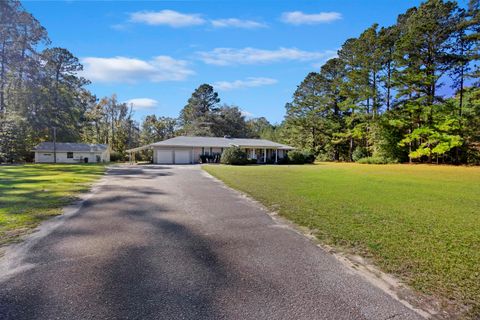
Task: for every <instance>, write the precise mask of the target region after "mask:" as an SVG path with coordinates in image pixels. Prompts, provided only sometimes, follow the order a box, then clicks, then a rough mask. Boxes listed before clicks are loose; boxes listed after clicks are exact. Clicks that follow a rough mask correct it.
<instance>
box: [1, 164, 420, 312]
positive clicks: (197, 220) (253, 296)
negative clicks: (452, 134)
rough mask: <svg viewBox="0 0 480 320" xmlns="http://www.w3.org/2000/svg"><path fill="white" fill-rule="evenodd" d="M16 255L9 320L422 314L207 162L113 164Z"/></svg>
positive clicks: (7, 279)
mask: <svg viewBox="0 0 480 320" xmlns="http://www.w3.org/2000/svg"><path fill="white" fill-rule="evenodd" d="M252 183H261V181H252ZM13 258H14V260H15V261H14V263H12V261H7V262H9V263H10V264H13V265H14V266H15V269H12V266H10V267H9V268H10V269H6V268H5V267H4V268H3V269H2V270H1V271H0V281H1V283H0V319H15V320H19V319H35V320H39V319H336V320H339V319H419V318H420V317H419V316H418V315H417V314H416V313H414V312H413V311H411V310H409V309H408V308H406V307H405V306H403V305H402V304H401V303H399V302H398V301H396V300H394V299H393V298H391V297H390V296H389V295H387V294H386V293H384V292H383V291H381V290H380V289H378V288H376V287H374V286H372V285H371V284H369V283H368V282H367V281H365V280H364V279H363V278H361V277H359V276H358V275H356V274H354V273H352V272H351V271H349V270H348V268H346V267H345V266H343V265H342V264H341V263H339V262H338V261H337V260H335V258H333V257H332V256H331V255H330V254H328V253H326V252H324V251H323V250H321V249H320V248H318V247H317V246H315V245H314V244H313V243H311V242H310V241H309V240H307V239H306V238H304V237H303V236H302V235H299V234H298V233H296V232H294V231H292V230H291V229H289V228H285V226H283V225H281V224H279V223H276V222H275V221H274V220H272V219H271V218H270V216H268V215H267V214H265V212H264V211H263V209H262V208H261V207H260V206H258V205H257V204H255V203H253V202H251V201H249V200H247V199H245V198H243V197H241V196H240V195H239V194H238V193H236V192H234V191H232V190H230V189H228V188H226V187H223V185H222V184H221V183H219V182H217V181H215V180H213V179H211V178H208V177H207V176H206V174H205V173H203V172H202V171H201V169H200V168H199V167H198V166H176V167H175V166H148V167H139V166H136V167H119V168H114V169H111V170H110V171H109V173H108V176H107V177H105V179H104V181H103V183H102V184H101V185H99V186H98V187H97V188H96V191H95V194H94V195H93V196H91V197H90V198H89V199H88V200H86V201H85V202H84V204H83V206H82V207H81V208H80V209H79V210H78V212H77V213H76V214H74V215H72V216H70V217H67V218H62V220H61V222H59V225H58V226H57V227H56V228H55V229H53V230H44V232H43V233H41V234H40V235H37V236H36V239H35V240H27V241H26V242H25V243H24V244H22V245H21V246H19V247H18V248H15V249H14V250H12V251H11V252H10V253H9V254H7V255H6V256H5V257H4V258H3V261H2V263H3V264H4V265H5V263H6V261H4V260H5V259H13Z"/></svg>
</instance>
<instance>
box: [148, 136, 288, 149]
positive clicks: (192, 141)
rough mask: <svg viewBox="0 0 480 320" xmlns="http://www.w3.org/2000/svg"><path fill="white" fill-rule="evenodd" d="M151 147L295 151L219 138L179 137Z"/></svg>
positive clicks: (269, 143)
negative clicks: (248, 148)
mask: <svg viewBox="0 0 480 320" xmlns="http://www.w3.org/2000/svg"><path fill="white" fill-rule="evenodd" d="M150 146H152V147H155V146H159V147H160V146H162V147H217V148H228V147H231V146H239V147H256V148H278V149H294V148H293V147H290V146H287V145H284V144H281V143H276V142H273V141H270V140H265V139H244V138H225V137H224V138H218V137H186V136H179V137H175V138H172V139H167V140H164V141H160V142H156V143H153V144H151V145H150Z"/></svg>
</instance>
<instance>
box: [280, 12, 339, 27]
mask: <svg viewBox="0 0 480 320" xmlns="http://www.w3.org/2000/svg"><path fill="white" fill-rule="evenodd" d="M340 19H342V15H341V14H340V13H338V12H320V13H315V14H307V13H303V12H301V11H292V12H284V13H283V14H282V18H281V20H282V21H283V22H285V23H289V24H294V25H301V24H319V23H328V22H332V21H336V20H340Z"/></svg>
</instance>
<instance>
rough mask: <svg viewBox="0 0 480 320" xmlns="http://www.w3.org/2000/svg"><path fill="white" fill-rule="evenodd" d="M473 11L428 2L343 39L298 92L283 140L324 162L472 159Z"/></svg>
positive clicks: (476, 149)
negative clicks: (391, 21)
mask: <svg viewBox="0 0 480 320" xmlns="http://www.w3.org/2000/svg"><path fill="white" fill-rule="evenodd" d="M479 6H480V5H479V1H478V0H470V2H469V3H468V7H467V8H461V7H459V6H458V5H457V3H455V2H451V1H446V2H445V1H442V0H429V1H426V2H423V3H422V4H420V5H419V6H418V7H414V8H411V9H408V10H407V11H406V12H405V13H403V14H401V15H399V16H398V19H397V22H396V24H395V25H393V26H388V27H379V26H378V25H377V24H373V25H372V26H371V27H369V28H368V29H366V30H365V31H364V32H362V33H361V34H360V36H359V37H358V38H352V39H348V40H347V41H345V43H344V44H343V45H342V47H341V48H340V50H339V51H338V56H337V57H336V58H333V59H330V60H328V61H327V62H326V63H325V64H324V65H323V66H322V67H321V69H320V71H319V72H312V73H310V74H308V75H307V76H306V78H305V79H304V80H303V81H302V83H301V84H300V85H299V86H298V87H297V90H296V91H295V93H294V96H293V100H292V101H291V102H290V103H288V104H287V105H286V117H285V121H284V122H283V123H282V126H281V128H280V129H281V132H280V133H279V135H280V136H281V138H282V140H283V141H284V142H286V143H290V144H292V145H294V146H297V147H299V148H302V149H307V150H309V151H311V152H313V153H315V154H316V155H317V156H318V157H319V158H321V159H324V160H336V161H356V160H358V159H361V158H372V161H379V162H394V161H400V162H406V161H410V162H412V161H422V162H429V163H431V162H441V163H477V164H478V163H480V89H479V84H480V78H479V76H480V71H479V70H480V69H479V67H480V66H479V59H480V48H479V43H480V13H479V12H480V11H479ZM449 91H451V92H452V93H453V94H450V95H448V94H447V95H446V96H450V97H448V98H444V97H443V95H445V92H447V93H448V92H449ZM442 92H443V93H444V94H443V95H442Z"/></svg>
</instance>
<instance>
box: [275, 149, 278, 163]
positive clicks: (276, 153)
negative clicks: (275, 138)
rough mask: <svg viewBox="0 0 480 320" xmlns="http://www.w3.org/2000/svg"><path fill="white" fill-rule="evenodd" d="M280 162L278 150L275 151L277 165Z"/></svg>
mask: <svg viewBox="0 0 480 320" xmlns="http://www.w3.org/2000/svg"><path fill="white" fill-rule="evenodd" d="M277 162H278V149H275V163H277Z"/></svg>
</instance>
